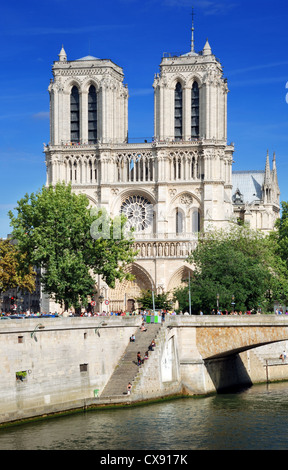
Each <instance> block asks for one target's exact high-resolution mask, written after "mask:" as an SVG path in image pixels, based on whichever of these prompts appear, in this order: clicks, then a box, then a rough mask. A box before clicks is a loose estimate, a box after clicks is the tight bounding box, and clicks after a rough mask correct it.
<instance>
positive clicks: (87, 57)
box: [77, 55, 99, 60]
mask: <svg viewBox="0 0 288 470" xmlns="http://www.w3.org/2000/svg"><path fill="white" fill-rule="evenodd" d="M77 60H99V59H98V57H93V55H86V56H85V57H81V59H77Z"/></svg>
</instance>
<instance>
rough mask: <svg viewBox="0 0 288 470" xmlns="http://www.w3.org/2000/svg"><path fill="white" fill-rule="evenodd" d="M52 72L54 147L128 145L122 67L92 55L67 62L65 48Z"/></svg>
mask: <svg viewBox="0 0 288 470" xmlns="http://www.w3.org/2000/svg"><path fill="white" fill-rule="evenodd" d="M52 72H53V76H54V79H52V80H51V82H50V86H49V93H50V139H51V140H50V144H51V145H60V144H67V145H70V144H96V143H98V142H102V143H115V142H117V143H119V142H121V143H123V142H126V140H127V132H128V106H127V101H128V92H127V88H126V87H125V86H124V85H123V78H124V74H123V70H122V68H121V67H119V66H118V65H116V64H114V63H113V62H112V61H111V60H108V59H97V58H96V57H92V56H86V57H83V58H81V59H78V60H73V61H68V60H67V55H66V52H65V50H64V48H63V47H62V49H61V51H60V54H59V60H58V61H56V62H54V65H53V69H52Z"/></svg>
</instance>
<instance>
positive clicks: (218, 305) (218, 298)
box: [216, 294, 219, 310]
mask: <svg viewBox="0 0 288 470" xmlns="http://www.w3.org/2000/svg"><path fill="white" fill-rule="evenodd" d="M216 298H217V310H219V294H217V296H216Z"/></svg>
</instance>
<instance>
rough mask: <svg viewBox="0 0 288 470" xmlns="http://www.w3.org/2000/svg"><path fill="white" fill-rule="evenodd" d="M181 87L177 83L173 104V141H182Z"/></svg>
mask: <svg viewBox="0 0 288 470" xmlns="http://www.w3.org/2000/svg"><path fill="white" fill-rule="evenodd" d="M182 114H183V110H182V86H181V83H179V82H178V83H177V85H176V88H175V104H174V133H175V136H174V137H175V140H181V139H182Z"/></svg>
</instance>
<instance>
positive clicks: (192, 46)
mask: <svg viewBox="0 0 288 470" xmlns="http://www.w3.org/2000/svg"><path fill="white" fill-rule="evenodd" d="M191 52H195V51H194V8H193V7H192V28H191Z"/></svg>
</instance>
